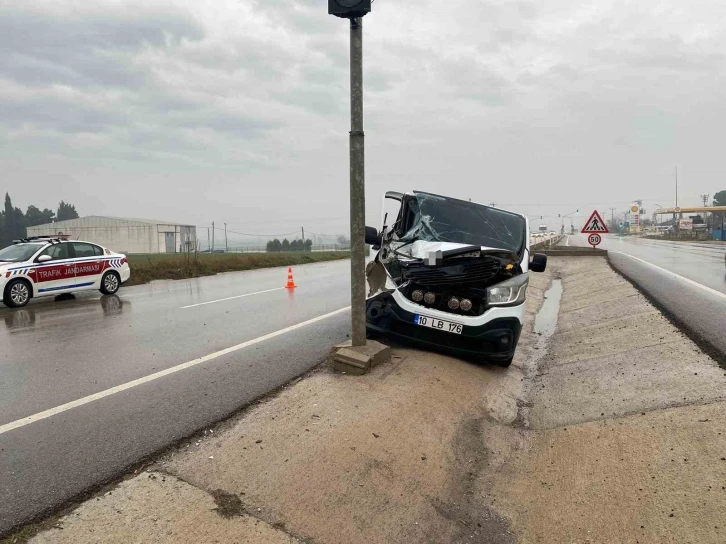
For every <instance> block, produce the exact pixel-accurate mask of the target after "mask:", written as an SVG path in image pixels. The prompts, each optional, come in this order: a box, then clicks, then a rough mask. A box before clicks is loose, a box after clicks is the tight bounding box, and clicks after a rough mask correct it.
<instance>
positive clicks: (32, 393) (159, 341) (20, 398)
mask: <svg viewBox="0 0 726 544" xmlns="http://www.w3.org/2000/svg"><path fill="white" fill-rule="evenodd" d="M349 269H350V262H349V261H336V262H331V263H319V264H312V265H306V266H298V267H295V268H294V272H295V281H296V283H297V285H298V288H297V289H295V290H294V291H288V290H286V289H283V288H281V287H282V286H284V285H285V282H286V279H287V269H286V268H274V269H268V270H257V271H250V272H239V273H228V274H222V275H219V276H214V277H208V278H198V279H194V280H181V281H169V282H155V283H153V284H150V285H144V286H136V287H129V288H122V289H121V291H119V294H118V296H112V297H102V296H101V295H100V293H81V294H79V295H78V296H77V297H76V298H72V297H71V298H70V299H69V298H66V299H60V300H54V299H52V298H47V299H38V300H34V301H33V302H32V303H31V304H30V305H28V306H27V307H26V308H23V309H16V310H11V309H8V308H2V309H0V319H2V323H0V496H1V497H3V500H2V501H0V534H2V533H3V532H4V531H6V530H7V529H8V528H9V527H12V526H15V525H17V524H19V523H21V522H23V521H25V520H27V519H29V518H30V517H32V516H34V515H37V514H38V513H40V512H42V511H43V510H46V509H48V508H52V507H54V506H56V505H58V504H61V503H63V502H65V501H67V500H68V499H70V498H72V497H73V496H75V495H77V494H78V493H80V492H82V491H83V490H85V489H88V488H89V487H91V486H94V485H97V484H99V483H102V482H103V481H106V480H108V479H109V478H112V477H114V476H115V475H116V474H118V473H120V472H121V471H122V470H124V469H125V468H126V467H128V466H129V465H131V464H133V463H135V462H137V461H138V460H140V459H142V458H143V457H144V456H147V455H149V454H151V453H153V452H155V451H157V450H159V449H160V448H163V447H164V446H166V445H168V444H170V443H171V442H173V441H175V440H177V439H179V438H181V437H183V436H185V435H189V434H190V433H192V432H194V431H195V430H198V429H201V428H203V427H204V426H205V425H208V424H211V423H213V422H216V421H218V420H220V419H222V418H224V417H225V416H227V415H229V414H230V413H232V412H234V411H236V410H237V409H239V408H240V407H242V406H244V405H245V404H248V403H249V402H251V401H252V400H254V399H255V398H257V397H259V396H261V395H263V394H265V393H267V392H269V391H271V390H274V389H275V388H277V387H279V386H280V385H282V384H284V383H286V382H287V381H289V380H290V379H292V378H293V377H295V376H297V375H299V374H301V373H304V372H305V371H307V370H308V369H310V368H311V367H313V366H314V365H316V364H317V363H319V362H320V361H321V360H322V358H323V357H324V356H325V355H326V354H327V352H328V350H329V349H330V347H331V346H332V345H333V344H335V343H338V342H341V341H344V340H345V339H346V335H347V334H348V333H349V330H350V326H349V312H348V311H347V310H345V309H344V308H346V307H347V306H348V305H349V300H350V294H349ZM230 297H236V298H230ZM338 310H342V311H339V312H337V313H334V312H336V311H338ZM328 314H332V315H328ZM321 316H325V317H322V318H321V319H317V318H320V317H321ZM316 319H317V320H316ZM309 321H310V322H309ZM308 322H309V323H308ZM301 323H305V325H303V326H300V327H297V328H296V326H297V325H299V324H301ZM271 334H272V335H276V336H274V337H271V338H265V337H266V335H271ZM233 346H235V347H234V348H233V350H232V351H231V352H230V351H229V350H228V348H230V347H233ZM220 352H221V353H220ZM184 363H187V364H188V365H187V366H180V365H184ZM176 370H179V371H176ZM165 372H173V373H171V374H168V375H161V376H159V377H157V378H155V379H150V378H149V376H152V378H153V377H154V376H155V375H157V374H155V373H162V374H163V373H165ZM134 380H137V382H138V383H136V382H134V384H131V385H128V384H129V382H133V381H134ZM144 380H148V381H144ZM124 384H127V385H126V386H124ZM124 387H127V388H124ZM109 390H110V392H109ZM102 392H105V393H102ZM99 393H101V395H100V398H95V397H91V398H90V400H89V399H88V397H89V396H93V395H97V394H99ZM84 398H85V399H86V400H85V401H83V403H82V404H81V405H79V406H71V407H70V408H69V406H68V403H73V402H74V401H78V400H79V399H84ZM59 407H60V408H59ZM38 414H41V418H40V419H37V420H34V421H33V420H28V419H27V418H29V417H30V416H34V415H36V416H37V415H38ZM28 421H31V422H30V423H28Z"/></svg>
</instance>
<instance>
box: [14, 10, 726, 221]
mask: <svg viewBox="0 0 726 544" xmlns="http://www.w3.org/2000/svg"><path fill="white" fill-rule="evenodd" d="M724 17H726V6H724V5H722V3H720V2H717V0H702V1H701V2H699V3H698V4H694V5H692V6H690V5H689V8H688V10H684V9H683V8H682V6H681V4H680V3H678V2H676V0H666V1H665V2H660V3H659V4H658V5H657V6H650V5H649V4H648V3H637V4H633V5H631V4H628V3H616V4H601V3H595V2H590V3H588V2H585V3H583V2H581V1H577V0H552V1H550V2H547V3H545V4H542V3H540V2H529V1H524V0H523V1H508V2H498V1H485V2H474V3H472V2H464V1H463V0H451V1H450V2H446V3H442V2H440V1H438V0H436V1H434V0H430V1H428V2H426V3H424V4H423V5H422V4H421V2H413V1H412V0H397V1H396V2H390V1H389V2H376V3H375V4H374V11H373V13H371V15H369V16H367V17H366V18H365V19H364V23H365V24H364V32H365V76H364V81H365V90H366V104H365V111H366V121H365V122H366V134H367V146H368V147H367V150H366V156H367V160H368V163H367V165H366V168H367V176H368V178H367V187H368V203H369V204H368V216H369V219H370V220H371V221H373V220H376V219H377V217H378V210H377V207H378V198H377V197H378V196H379V194H380V193H381V192H382V191H384V190H385V189H388V188H398V189H411V188H421V189H426V190H432V191H437V192H445V193H451V194H453V195H455V196H460V197H464V198H468V197H471V198H473V199H474V200H479V201H484V202H491V201H493V200H494V201H497V202H499V203H500V204H502V205H507V206H509V207H513V208H515V209H519V210H521V211H524V212H526V213H532V214H533V215H534V214H538V215H539V214H540V213H542V214H543V215H546V214H547V213H548V212H551V214H553V215H554V216H556V214H557V213H558V212H561V211H562V210H560V209H559V208H560V207H562V206H564V205H565V204H569V203H572V204H573V205H574V207H577V205H579V203H583V204H582V205H580V207H583V208H584V207H585V205H584V203H587V205H590V203H593V202H595V203H598V202H603V203H608V202H610V203H612V204H613V205H616V206H619V205H620V204H621V203H627V201H628V200H630V199H633V198H645V197H654V198H655V197H657V198H660V199H663V198H664V197H665V198H667V197H668V193H667V192H666V191H664V189H663V188H662V187H663V183H662V181H663V179H664V176H666V177H668V176H670V172H671V171H672V167H673V164H674V163H675V162H679V163H680V164H681V169H682V172H683V184H684V186H683V188H682V193H683V197H682V198H684V199H686V200H685V201H686V202H687V199H688V198H690V197H689V191H690V193H692V196H693V197H694V198H695V197H697V195H698V194H699V192H714V191H716V190H720V189H723V188H724V187H721V186H719V185H718V184H722V183H721V181H720V180H722V179H725V178H726V175H725V174H726V172H724V167H723V166H722V165H721V163H720V161H719V160H718V158H719V157H720V153H721V152H720V149H719V145H720V141H721V137H720V134H721V127H722V126H723V124H724V122H726V108H724V106H723V105H722V104H721V95H722V94H723V93H722V89H723V87H724V84H726V66H725V65H724V51H725V50H726V31H724V30H723V28H722V25H721V23H720V21H722V20H723V19H724ZM347 38H348V25H347V22H346V21H344V20H339V19H336V18H333V17H330V16H328V15H327V13H326V9H325V5H324V3H321V2H320V1H319V0H300V1H298V2H294V3H290V2H281V1H280V2H269V1H262V0H239V1H238V2H234V3H214V4H211V5H206V4H204V3H200V2H192V1H191V0H145V1H144V2H141V1H140V0H139V1H137V0H127V1H126V2H109V1H106V0H97V1H95V2H88V3H85V4H78V5H75V6H68V5H67V4H66V3H65V2H58V1H57V0H27V1H24V2H12V3H11V2H6V3H4V4H2V7H0V50H2V51H3V53H4V54H3V55H2V56H0V134H2V136H0V138H2V142H3V145H2V146H0V168H2V169H3V172H4V175H5V178H6V179H7V180H9V187H8V189H9V190H10V192H11V194H12V195H13V197H14V199H15V201H16V202H17V203H18V205H22V206H25V205H27V204H29V203H35V202H34V200H36V195H37V193H38V192H39V191H42V192H44V193H46V192H47V195H48V198H49V199H51V202H52V201H53V200H55V201H57V200H60V199H61V198H62V199H64V200H71V201H72V202H74V203H76V204H77V207H78V208H79V209H80V210H81V212H82V213H88V214H91V213H95V214H104V213H106V214H110V215H130V216H144V215H146V216H149V217H156V216H165V217H170V218H177V219H179V220H184V221H191V222H199V223H202V222H204V223H208V222H210V221H211V220H216V221H220V222H221V221H224V220H228V221H233V220H235V221H237V220H238V221H240V222H243V223H244V222H245V221H247V222H248V223H249V224H248V225H247V226H248V229H247V231H249V230H254V228H255V227H259V228H262V227H268V229H269V228H271V227H276V230H273V232H278V231H280V232H285V231H287V230H290V229H291V228H295V229H297V228H298V227H299V226H300V225H306V226H307V227H308V228H311V229H313V231H315V230H314V229H318V230H319V231H323V229H325V230H330V231H333V232H345V230H346V228H347V225H346V215H347V214H346V213H345V210H346V206H347V177H348V170H347V141H348V135H347V132H348V129H349V126H348V123H349V119H348V99H349V96H348V42H347ZM49 173H50V175H49ZM50 178H52V182H48V181H47V180H48V179H50ZM106 183H110V184H114V185H118V186H120V187H123V188H124V190H123V191H117V192H116V196H115V198H113V199H108V198H105V197H103V196H102V195H101V187H103V186H104V185H105V184H106ZM687 184H690V185H687ZM709 184H711V185H709ZM712 185H713V186H712ZM664 193H666V194H664ZM306 201H314V202H315V204H314V205H311V206H305V205H302V204H301V203H303V202H306ZM658 203H661V204H666V203H667V202H661V201H658ZM38 204H42V203H40V202H38ZM651 207H652V206H651ZM242 210H243V211H242ZM543 210H544V213H543V212H542V211H543ZM567 211H570V210H567ZM241 216H243V217H241ZM313 225H314V227H313ZM238 228H239V229H240V230H243V231H244V229H243V228H242V226H241V225H240V226H239V227H238ZM280 229H281V230H280Z"/></svg>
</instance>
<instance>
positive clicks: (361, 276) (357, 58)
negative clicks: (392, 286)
mask: <svg viewBox="0 0 726 544" xmlns="http://www.w3.org/2000/svg"><path fill="white" fill-rule="evenodd" d="M364 138H365V135H364V133H363V18H362V17H355V18H352V19H351V20H350V266H351V276H350V280H351V281H350V302H351V317H352V323H351V325H352V335H351V337H352V338H351V339H352V341H353V346H364V345H365V343H366V279H365V217H366V203H365V155H364V149H365V145H364V143H365V142H364Z"/></svg>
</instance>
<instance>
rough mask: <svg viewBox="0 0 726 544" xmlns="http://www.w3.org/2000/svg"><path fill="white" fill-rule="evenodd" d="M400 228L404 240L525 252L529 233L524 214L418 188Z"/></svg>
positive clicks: (406, 205) (407, 199) (408, 200)
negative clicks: (425, 191)
mask: <svg viewBox="0 0 726 544" xmlns="http://www.w3.org/2000/svg"><path fill="white" fill-rule="evenodd" d="M397 230H399V232H403V234H402V235H401V236H400V238H399V239H400V240H401V241H412V240H426V241H429V242H453V243H458V244H471V245H478V246H486V247H492V248H498V249H506V250H509V251H512V252H514V253H516V254H518V255H520V256H521V255H522V251H523V250H524V245H525V244H524V242H525V236H526V222H525V219H524V217H522V216H521V215H518V214H516V213H512V212H507V211H504V210H500V209H498V208H492V207H489V206H482V205H481V204H475V203H473V202H467V201H464V200H458V199H455V198H447V197H443V196H437V195H432V194H429V193H421V192H414V194H413V196H412V197H411V196H409V197H405V198H404V204H403V210H402V215H401V225H400V226H399V229H397Z"/></svg>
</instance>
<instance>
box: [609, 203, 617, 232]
mask: <svg viewBox="0 0 726 544" xmlns="http://www.w3.org/2000/svg"><path fill="white" fill-rule="evenodd" d="M610 227H611V228H612V229H613V231H616V230H618V229H616V228H615V208H610Z"/></svg>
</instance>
